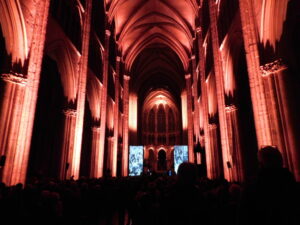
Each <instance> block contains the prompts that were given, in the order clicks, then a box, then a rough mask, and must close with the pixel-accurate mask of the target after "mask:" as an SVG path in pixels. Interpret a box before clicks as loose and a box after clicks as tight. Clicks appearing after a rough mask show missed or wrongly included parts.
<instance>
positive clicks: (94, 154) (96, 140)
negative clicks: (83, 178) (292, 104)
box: [90, 126, 100, 178]
mask: <svg viewBox="0 0 300 225" xmlns="http://www.w3.org/2000/svg"><path fill="white" fill-rule="evenodd" d="M91 129H92V150H91V167H90V177H91V178H97V171H96V168H97V166H98V165H97V162H96V160H95V159H98V158H99V156H98V154H99V151H98V149H99V147H100V126H93V127H91Z"/></svg>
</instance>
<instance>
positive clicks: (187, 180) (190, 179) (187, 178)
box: [178, 162, 197, 184]
mask: <svg viewBox="0 0 300 225" xmlns="http://www.w3.org/2000/svg"><path fill="white" fill-rule="evenodd" d="M196 178H197V168H196V166H195V165H194V164H192V163H188V162H184V163H181V164H180V165H179V168H178V180H179V182H181V183H184V184H194V183H195V182H196Z"/></svg>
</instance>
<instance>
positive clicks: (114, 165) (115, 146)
mask: <svg viewBox="0 0 300 225" xmlns="http://www.w3.org/2000/svg"><path fill="white" fill-rule="evenodd" d="M120 61H121V58H120V57H119V56H117V59H116V74H115V109H114V140H113V149H112V160H111V175H112V176H113V177H116V176H117V156H118V139H119V97H120V82H119V76H120V63H121V62H120Z"/></svg>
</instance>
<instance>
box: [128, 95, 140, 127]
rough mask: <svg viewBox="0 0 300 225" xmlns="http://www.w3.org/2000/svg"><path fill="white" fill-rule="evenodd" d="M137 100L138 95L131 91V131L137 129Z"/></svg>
mask: <svg viewBox="0 0 300 225" xmlns="http://www.w3.org/2000/svg"><path fill="white" fill-rule="evenodd" d="M137 101H138V97H137V95H136V94H133V93H130V95H129V121H128V125H129V130H130V131H131V132H136V131H137V119H138V118H137V110H138V109H137Z"/></svg>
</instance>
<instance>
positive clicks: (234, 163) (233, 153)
mask: <svg viewBox="0 0 300 225" xmlns="http://www.w3.org/2000/svg"><path fill="white" fill-rule="evenodd" d="M225 112H226V121H227V124H228V145H229V150H230V152H229V153H228V154H227V156H226V157H227V158H226V159H224V161H226V164H227V170H231V171H229V178H230V179H229V180H234V181H239V182H242V181H244V179H245V177H244V164H243V157H242V153H241V146H240V129H239V122H238V108H237V107H236V106H235V105H230V106H226V108H225Z"/></svg>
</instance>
